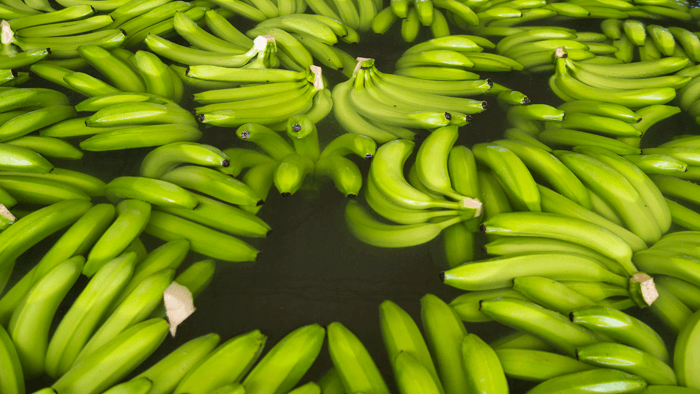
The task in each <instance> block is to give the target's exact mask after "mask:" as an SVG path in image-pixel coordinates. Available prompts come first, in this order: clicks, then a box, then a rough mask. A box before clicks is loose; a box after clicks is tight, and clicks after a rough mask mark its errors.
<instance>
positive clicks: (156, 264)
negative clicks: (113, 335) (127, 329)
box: [110, 239, 190, 313]
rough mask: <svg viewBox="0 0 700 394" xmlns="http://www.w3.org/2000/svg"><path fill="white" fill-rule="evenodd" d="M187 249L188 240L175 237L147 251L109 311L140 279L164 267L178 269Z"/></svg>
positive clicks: (127, 294) (123, 299)
mask: <svg viewBox="0 0 700 394" xmlns="http://www.w3.org/2000/svg"><path fill="white" fill-rule="evenodd" d="M189 250H190V242H189V241H188V240H186V239H177V240H173V241H170V242H167V243H165V244H163V245H161V246H159V247H157V248H155V249H154V250H153V251H152V252H150V253H147V254H146V256H145V258H143V259H142V261H140V262H139V263H138V264H137V265H136V269H135V270H134V275H133V276H132V278H131V280H130V281H129V283H128V284H127V285H126V287H125V288H124V290H123V291H122V292H121V293H120V294H119V295H118V296H117V297H116V299H115V301H114V303H113V304H112V305H111V306H110V313H112V312H114V311H115V310H116V309H117V307H118V306H119V305H120V304H121V303H122V302H123V301H125V300H126V298H127V297H128V296H129V295H130V294H131V292H132V291H134V290H135V289H136V288H137V287H138V286H139V285H140V284H141V281H143V280H145V279H146V278H148V277H150V276H151V275H154V274H156V273H158V272H160V271H162V270H164V269H172V270H176V269H178V267H179V266H180V265H181V264H182V261H183V260H184V259H185V256H186V255H187V253H188V252H189Z"/></svg>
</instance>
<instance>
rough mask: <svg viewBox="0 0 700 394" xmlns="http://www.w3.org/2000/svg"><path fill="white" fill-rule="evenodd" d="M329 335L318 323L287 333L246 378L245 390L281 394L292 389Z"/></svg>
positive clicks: (244, 382) (243, 383)
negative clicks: (326, 335)
mask: <svg viewBox="0 0 700 394" xmlns="http://www.w3.org/2000/svg"><path fill="white" fill-rule="evenodd" d="M325 334H326V330H325V329H324V328H323V327H321V326H319V325H318V324H311V325H308V326H304V327H300V328H297V329H296V330H294V331H292V332H291V333H289V334H287V335H286V336H285V337H284V338H283V339H282V340H280V342H278V343H277V344H276V345H275V346H274V347H273V348H272V349H270V351H269V352H268V353H267V354H266V355H265V357H263V358H262V359H261V360H260V362H258V365H256V366H255V367H254V368H253V369H252V370H251V371H250V373H249V374H248V376H246V378H245V379H244V380H243V382H242V383H241V384H242V385H243V386H244V387H245V388H246V390H245V391H246V392H247V393H277V394H281V393H286V392H288V391H289V390H291V389H292V388H293V387H294V386H295V385H296V384H297V383H298V382H299V380H301V378H302V377H303V376H304V374H305V373H306V371H307V370H308V369H309V367H311V364H312V363H313V362H314V360H316V357H318V354H319V353H320V351H321V346H322V345H323V341H324V339H325ZM281 360H284V362H282V361H281Z"/></svg>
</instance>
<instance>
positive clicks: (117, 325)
mask: <svg viewBox="0 0 700 394" xmlns="http://www.w3.org/2000/svg"><path fill="white" fill-rule="evenodd" d="M174 276H175V270H174V269H163V270H161V271H159V272H157V273H155V274H153V275H151V276H148V277H147V278H145V279H143V280H142V281H140V282H139V283H138V286H137V287H135V288H134V289H133V290H132V291H131V292H128V293H127V292H126V291H122V294H124V293H126V294H128V295H127V297H126V298H124V300H123V301H121V302H119V301H120V300H114V301H117V302H114V303H113V304H112V306H113V307H114V308H116V309H115V310H114V311H113V312H112V313H111V314H110V315H109V316H108V317H107V318H106V319H105V320H104V322H103V323H102V324H101V325H100V327H99V328H98V329H97V330H96V331H95V332H94V334H93V335H92V336H91V337H90V338H89V340H88V341H87V343H85V346H83V348H82V349H81V350H80V353H79V354H78V355H77V357H76V359H75V364H76V365H77V364H78V363H80V362H81V361H82V360H83V359H84V358H85V357H87V356H88V355H90V354H91V353H93V352H94V351H96V350H98V349H99V348H101V347H102V346H104V345H106V344H108V343H109V341H110V340H112V339H113V338H114V337H116V336H117V335H119V334H120V333H121V332H123V331H124V330H126V329H128V328H130V327H132V326H134V325H136V324H138V323H140V322H142V321H143V320H145V319H146V318H147V317H148V315H149V314H150V313H151V312H152V311H154V310H155V309H156V307H157V306H158V305H160V303H161V302H162V300H163V292H165V289H167V288H168V286H170V283H171V282H172V280H173V277H174ZM124 290H127V289H124ZM146 376H148V375H146ZM156 383H157V382H156ZM156 386H157V385H156Z"/></svg>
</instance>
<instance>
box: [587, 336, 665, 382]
mask: <svg viewBox="0 0 700 394" xmlns="http://www.w3.org/2000/svg"><path fill="white" fill-rule="evenodd" d="M576 359H577V360H580V361H582V362H584V363H586V364H590V365H594V366H600V367H605V368H613V369H618V370H621V371H624V372H628V373H631V374H635V375H637V376H640V377H641V378H643V379H644V380H646V381H647V382H648V383H649V384H661V385H672V386H675V385H676V384H677V382H676V375H675V374H674V372H673V369H671V367H669V366H668V365H667V364H666V363H664V362H663V361H661V360H659V359H657V358H656V357H654V356H652V355H651V354H649V353H646V352H643V351H641V350H639V349H636V348H634V347H631V346H626V345H622V344H618V343H598V344H595V345H588V346H583V347H580V348H578V349H576Z"/></svg>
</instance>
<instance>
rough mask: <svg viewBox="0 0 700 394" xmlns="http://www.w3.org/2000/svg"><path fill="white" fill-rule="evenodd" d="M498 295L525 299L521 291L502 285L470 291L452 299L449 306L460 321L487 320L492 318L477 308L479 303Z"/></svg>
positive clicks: (477, 321) (478, 321)
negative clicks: (502, 286) (497, 287)
mask: <svg viewBox="0 0 700 394" xmlns="http://www.w3.org/2000/svg"><path fill="white" fill-rule="evenodd" d="M499 297H506V298H517V299H521V300H527V298H526V297H525V296H524V295H523V294H522V293H520V292H518V291H515V290H513V289H512V288H510V287H504V288H500V289H491V290H480V291H470V292H468V293H465V294H462V295H461V296H459V297H457V298H455V299H454V300H452V302H450V306H451V307H452V309H453V310H454V311H455V313H456V314H457V317H459V319H461V320H462V321H465V322H471V323H480V322H487V321H492V320H493V319H491V317H489V316H487V315H485V314H484V313H483V312H481V310H479V303H480V302H481V301H483V300H492V299H495V298H499Z"/></svg>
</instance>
